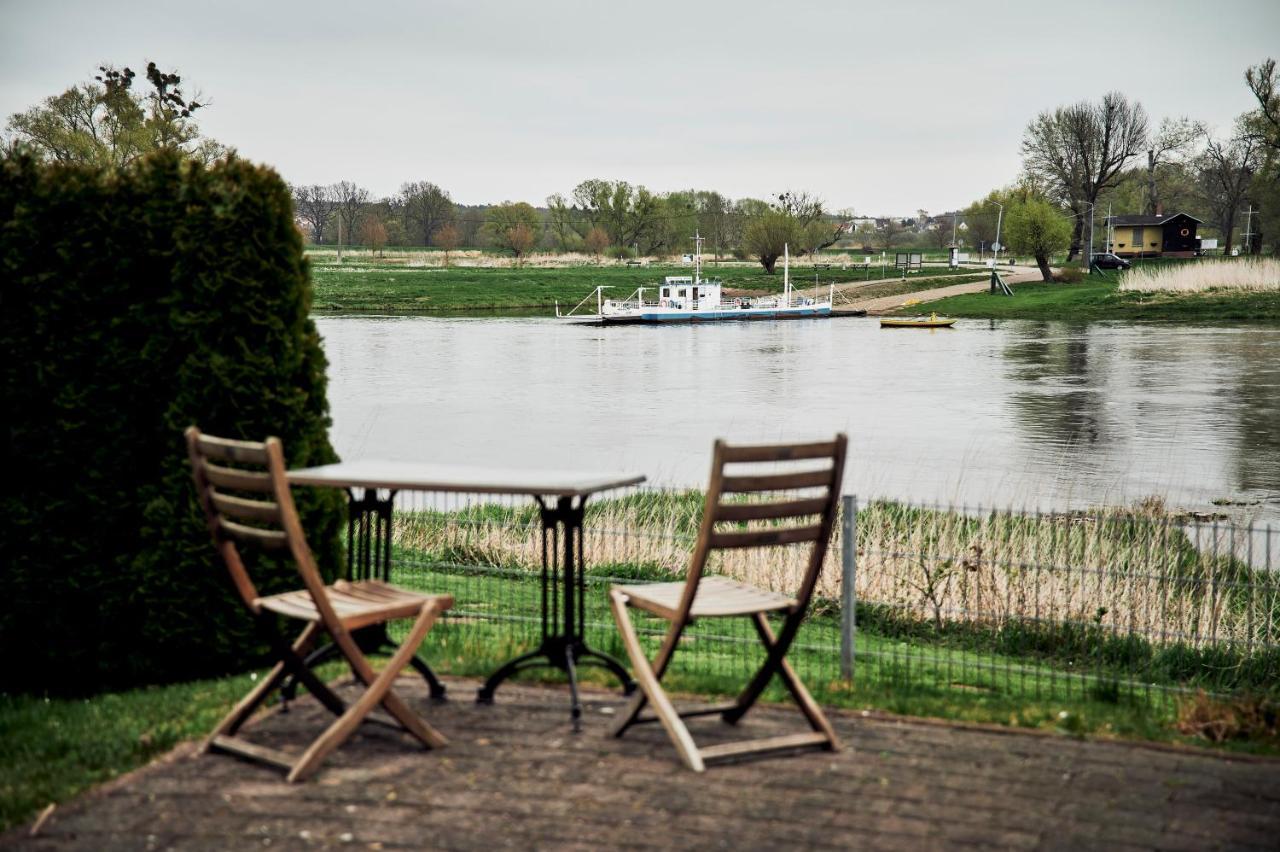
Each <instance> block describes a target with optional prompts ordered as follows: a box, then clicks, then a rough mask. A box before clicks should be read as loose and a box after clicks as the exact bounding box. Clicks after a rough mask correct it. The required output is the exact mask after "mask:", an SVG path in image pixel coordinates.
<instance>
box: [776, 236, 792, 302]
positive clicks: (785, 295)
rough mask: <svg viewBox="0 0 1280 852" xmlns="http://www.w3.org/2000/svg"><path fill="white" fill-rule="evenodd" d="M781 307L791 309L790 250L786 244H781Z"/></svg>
mask: <svg viewBox="0 0 1280 852" xmlns="http://www.w3.org/2000/svg"><path fill="white" fill-rule="evenodd" d="M775 245H776V243H775ZM782 306H783V307H784V308H789V307H791V249H790V248H789V247H788V246H787V244H786V243H783V244H782Z"/></svg>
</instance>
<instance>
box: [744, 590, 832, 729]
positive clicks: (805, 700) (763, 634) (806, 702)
mask: <svg viewBox="0 0 1280 852" xmlns="http://www.w3.org/2000/svg"><path fill="white" fill-rule="evenodd" d="M752 620H753V621H754V622H755V625H756V632H757V633H759V634H760V641H762V642H764V644H765V646H766V647H768V648H769V649H771V650H772V648H773V647H774V646H775V645H776V644H777V641H778V640H777V638H776V637H775V636H774V634H773V628H772V627H770V626H769V619H768V617H767V616H765V614H764V613H762V612H758V613H756V614H755V616H754V617H753V619H752ZM778 675H779V677H781V678H782V682H783V684H785V685H786V687H787V691H788V692H790V693H791V697H792V698H794V699H795V701H796V704H798V705H799V706H800V712H801V713H803V714H804V715H805V718H806V719H808V720H809V725H810V727H812V728H813V729H814V730H815V731H817V732H819V733H821V734H824V735H825V736H826V738H827V741H828V742H829V743H830V744H831V746H830V747H831V750H832V751H839V750H840V741H839V740H838V739H836V732H835V729H834V728H832V727H831V722H830V721H829V720H828V719H827V716H826V714H825V713H823V712H822V708H821V707H819V706H818V702H816V701H814V700H813V696H812V695H810V694H809V690H808V689H806V688H805V685H804V683H802V682H801V680H800V676H799V675H797V674H796V671H795V669H793V668H792V667H791V664H790V663H788V662H787V660H786V658H785V657H783V658H782V661H781V664H780V666H779V667H778Z"/></svg>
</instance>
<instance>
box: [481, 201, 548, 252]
mask: <svg viewBox="0 0 1280 852" xmlns="http://www.w3.org/2000/svg"><path fill="white" fill-rule="evenodd" d="M540 224H541V222H540V219H539V216H538V211H537V210H535V209H534V208H533V206H532V205H530V204H527V203H525V202H523V201H518V202H511V201H507V202H504V203H502V204H495V205H494V206H493V207H490V208H489V210H488V212H487V213H486V215H485V230H486V231H488V234H489V239H490V240H491V241H492V242H493V244H494V245H495V246H498V247H499V248H504V249H507V250H509V251H510V252H511V253H512V254H514V255H515V256H516V263H517V264H519V263H520V262H522V260H523V258H524V256H525V255H526V254H528V253H529V250H530V249H532V248H533V246H534V244H535V243H536V242H537V233H538V230H539V226H540Z"/></svg>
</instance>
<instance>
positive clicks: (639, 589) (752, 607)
mask: <svg viewBox="0 0 1280 852" xmlns="http://www.w3.org/2000/svg"><path fill="white" fill-rule="evenodd" d="M614 588H616V589H618V590H619V591H621V592H622V593H623V594H625V595H626V596H627V598H628V599H629V601H628V602H629V603H630V604H631V605H632V606H634V607H637V608H639V609H643V610H644V611H646V612H651V613H653V614H654V615H657V616H660V617H662V618H666V619H668V620H670V619H674V618H675V617H676V615H677V611H678V610H679V608H680V598H681V596H682V595H683V594H684V589H685V584H684V583H683V582H677V583H646V584H643V585H639V586H615V587H614ZM795 606H796V600H795V598H789V597H787V596H786V595H780V594H778V593H777V592H769V591H765V590H764V589H758V588H756V587H755V586H751V585H748V584H746V583H740V582H738V581H737V580H730V579H729V578H728V577H710V576H708V577H703V578H702V580H701V582H699V583H698V591H697V594H696V595H695V596H694V598H693V607H692V608H691V609H690V611H689V616H690V617H691V618H714V617H716V616H728V615H751V614H752V613H757V612H777V611H779V610H790V609H792V608H793V607H795Z"/></svg>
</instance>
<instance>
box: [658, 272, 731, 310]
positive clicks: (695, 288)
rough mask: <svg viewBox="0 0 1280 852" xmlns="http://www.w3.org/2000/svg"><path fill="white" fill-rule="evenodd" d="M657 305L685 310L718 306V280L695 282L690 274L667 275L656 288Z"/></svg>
mask: <svg viewBox="0 0 1280 852" xmlns="http://www.w3.org/2000/svg"><path fill="white" fill-rule="evenodd" d="M658 305H659V306H661V307H664V308H679V309H680V310H685V311H696V310H699V309H703V310H705V309H707V308H717V307H719V306H720V282H719V281H709V280H707V279H705V278H704V279H703V280H701V281H697V282H696V283H695V280H694V277H693V276H692V275H668V276H667V277H666V278H663V279H662V286H661V287H659V288H658Z"/></svg>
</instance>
